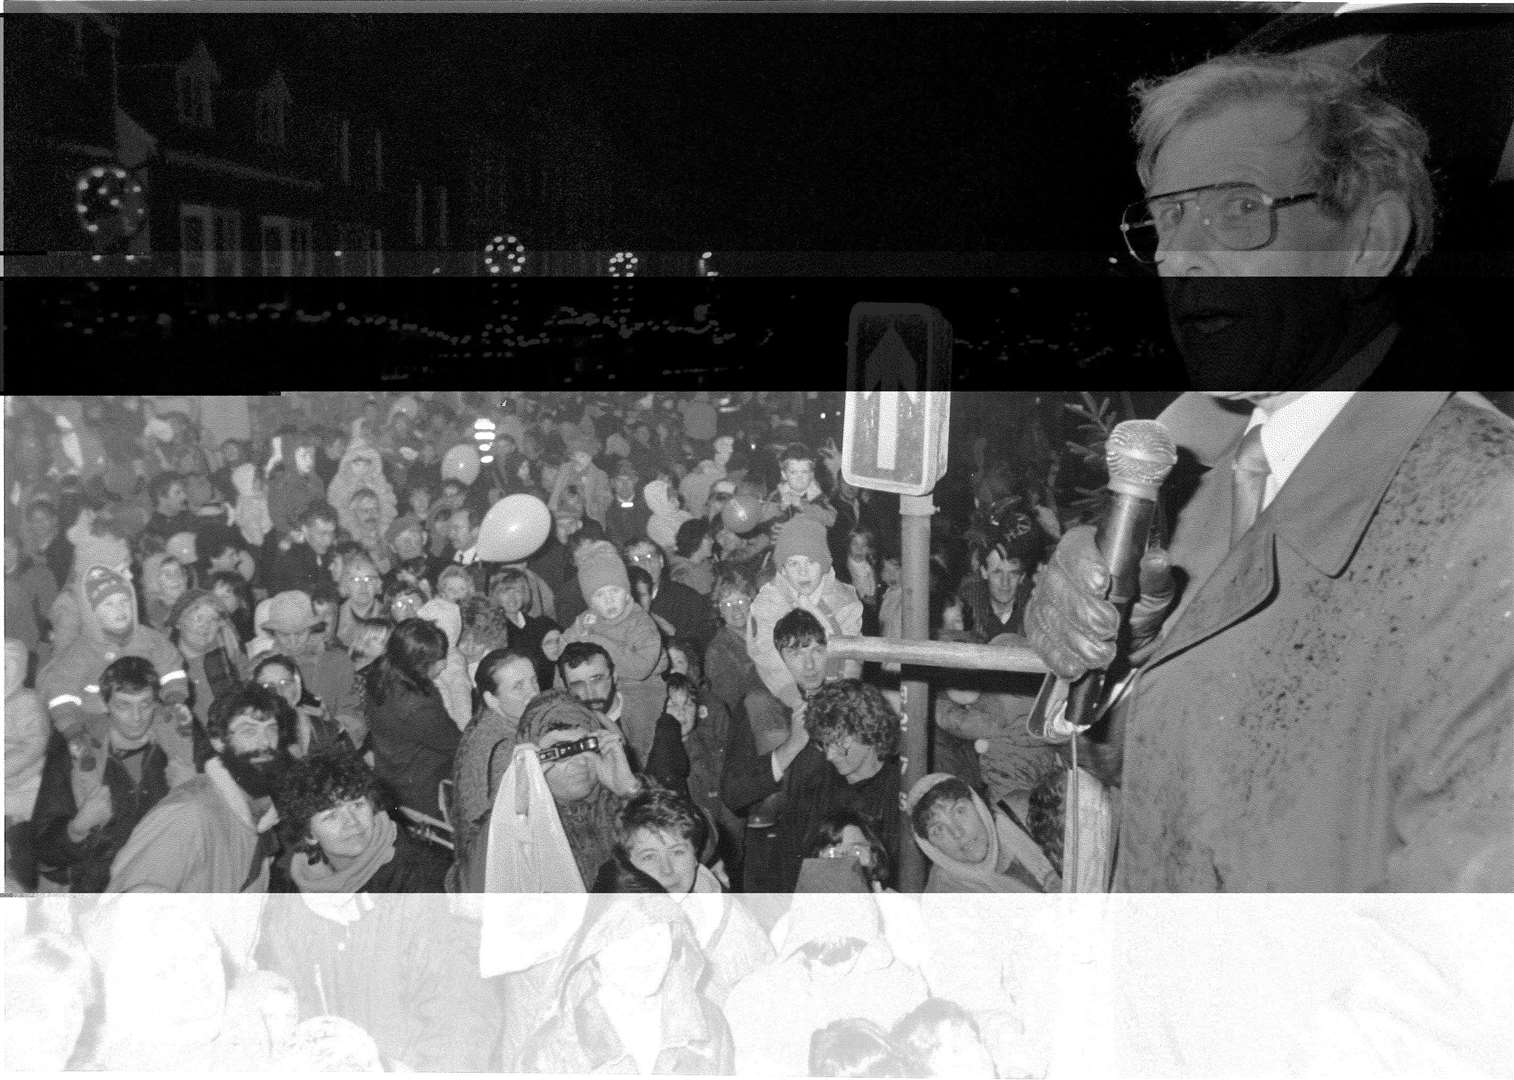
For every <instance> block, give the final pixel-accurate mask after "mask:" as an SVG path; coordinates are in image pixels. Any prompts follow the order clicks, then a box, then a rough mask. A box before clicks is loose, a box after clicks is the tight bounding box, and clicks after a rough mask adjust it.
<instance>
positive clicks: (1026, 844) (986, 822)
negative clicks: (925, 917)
mask: <svg viewBox="0 0 1514 1080" xmlns="http://www.w3.org/2000/svg"><path fill="white" fill-rule="evenodd" d="M906 807H907V809H908V810H909V816H910V823H911V825H912V826H913V827H914V834H915V843H917V844H919V845H920V850H921V851H923V852H924V853H925V855H926V857H927V858H928V859H930V861H931V862H932V863H933V864H934V865H933V866H932V867H931V872H930V879H929V881H928V882H927V883H926V886H925V891H926V892H1029V893H1034V892H1059V891H1060V890H1061V888H1062V880H1061V878H1060V877H1058V875H1057V872H1056V871H1055V870H1054V869H1052V865H1051V863H1050V861H1049V860H1048V859H1047V858H1046V855H1045V854H1044V853H1043V852H1042V851H1041V849H1040V847H1039V846H1037V844H1036V842H1035V841H1034V840H1032V839H1031V838H1030V834H1029V833H1028V832H1026V831H1025V830H1024V829H1023V828H1021V827H1020V825H1019V824H1018V823H1016V821H1015V820H1014V819H1013V818H1012V817H1011V816H1010V814H1009V812H1008V811H1007V810H1003V811H999V810H990V809H989V807H988V804H986V803H985V802H984V801H983V800H982V799H981V798H979V796H978V793H977V792H976V791H974V790H973V789H972V788H971V787H969V786H968V785H967V783H966V782H965V781H963V780H961V779H959V778H957V777H955V776H951V775H949V774H947V773H931V774H929V775H928V776H924V777H921V778H920V780H919V781H917V782H916V784H915V786H914V787H912V788H911V789H910V792H909V797H908V799H907V800H906Z"/></svg>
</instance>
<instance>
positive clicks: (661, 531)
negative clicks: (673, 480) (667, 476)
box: [641, 480, 694, 552]
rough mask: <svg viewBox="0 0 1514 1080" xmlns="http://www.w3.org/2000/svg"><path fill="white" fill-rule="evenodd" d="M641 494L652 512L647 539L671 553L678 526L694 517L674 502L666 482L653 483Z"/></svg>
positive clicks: (642, 490) (675, 541)
mask: <svg viewBox="0 0 1514 1080" xmlns="http://www.w3.org/2000/svg"><path fill="white" fill-rule="evenodd" d="M641 494H642V498H644V499H645V500H646V503H647V508H648V509H649V510H651V511H652V516H651V518H650V519H649V520H648V521H647V538H648V539H650V540H651V541H652V543H654V544H656V545H657V546H658V547H660V548H662V550H663V551H664V552H671V551H672V550H673V549H674V547H675V546H676V543H677V540H678V526H680V525H682V524H683V523H684V522H685V521H692V520H693V518H694V515H693V514H691V513H689V512H688V511H687V510H683V509H680V508H679V507H678V506H677V505H676V504H675V503H674V502H673V499H672V497H671V496H670V495H669V493H668V482H667V481H666V480H653V481H651V482H650V483H648V484H647V485H646V486H645V487H643V488H642V489H641Z"/></svg>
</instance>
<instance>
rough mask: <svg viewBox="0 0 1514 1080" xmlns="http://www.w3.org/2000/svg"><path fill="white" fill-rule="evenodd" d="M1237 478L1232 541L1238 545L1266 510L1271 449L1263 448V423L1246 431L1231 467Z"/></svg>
mask: <svg viewBox="0 0 1514 1080" xmlns="http://www.w3.org/2000/svg"><path fill="white" fill-rule="evenodd" d="M1230 468H1231V470H1232V475H1233V476H1234V478H1235V500H1234V503H1233V504H1232V508H1231V518H1230V543H1231V545H1232V546H1233V545H1235V544H1236V543H1237V542H1238V541H1239V540H1240V538H1241V537H1242V536H1244V535H1245V534H1246V530H1247V529H1249V528H1251V525H1252V523H1253V522H1254V521H1256V517H1257V515H1258V514H1260V513H1261V512H1262V496H1263V495H1264V494H1265V493H1266V490H1267V477H1268V475H1269V474H1270V473H1271V471H1272V470H1271V469H1269V468H1268V467H1267V452H1266V451H1265V450H1263V449H1262V426H1261V425H1260V424H1258V425H1257V426H1256V427H1254V428H1252V429H1251V430H1250V431H1248V432H1246V435H1245V438H1243V439H1241V446H1240V449H1239V450H1237V451H1236V455H1235V462H1234V464H1232V465H1231V466H1230Z"/></svg>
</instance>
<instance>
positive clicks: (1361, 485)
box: [1148, 391, 1449, 666]
mask: <svg viewBox="0 0 1514 1080" xmlns="http://www.w3.org/2000/svg"><path fill="white" fill-rule="evenodd" d="M1448 397H1449V394H1448V393H1447V392H1444V391H1425V392H1419V391H1416V392H1389V391H1362V392H1359V393H1358V394H1357V395H1356V396H1355V397H1354V398H1352V399H1351V401H1350V402H1349V403H1348V404H1347V405H1346V407H1345V409H1343V410H1342V411H1341V414H1340V415H1339V416H1337V417H1336V418H1335V420H1334V421H1333V422H1332V423H1331V425H1330V426H1329V427H1328V428H1327V429H1326V430H1325V432H1324V434H1323V435H1321V436H1320V438H1319V441H1317V442H1316V443H1315V444H1314V446H1313V447H1312V448H1311V449H1310V450H1309V453H1308V454H1307V455H1306V456H1305V457H1304V459H1303V461H1302V462H1300V463H1299V466H1298V468H1297V469H1296V470H1295V471H1294V473H1293V475H1292V476H1291V477H1289V479H1288V482H1287V483H1286V484H1284V485H1283V488H1282V490H1281V491H1279V492H1278V496H1277V498H1276V499H1274V500H1273V501H1272V503H1271V504H1270V505H1269V506H1268V507H1267V509H1266V510H1264V511H1263V512H1262V514H1261V516H1260V517H1258V518H1257V521H1256V526H1255V527H1254V528H1253V529H1252V530H1251V532H1250V533H1249V534H1248V535H1247V537H1246V540H1245V542H1244V543H1242V544H1240V545H1238V546H1237V547H1235V548H1233V549H1230V550H1228V551H1225V552H1224V553H1223V554H1220V555H1219V556H1218V562H1217V565H1215V566H1214V569H1213V570H1212V571H1211V572H1209V573H1207V574H1205V575H1204V576H1203V579H1202V580H1196V581H1194V582H1193V584H1192V586H1191V587H1192V588H1193V589H1194V590H1195V591H1194V594H1193V596H1192V599H1191V600H1190V601H1188V603H1187V604H1186V606H1185V607H1184V608H1183V609H1182V610H1181V611H1180V612H1179V614H1178V615H1177V616H1176V618H1175V620H1174V622H1173V623H1172V626H1171V632H1170V633H1169V634H1168V635H1167V637H1166V639H1165V640H1164V641H1163V643H1162V645H1161V646H1160V648H1159V649H1158V651H1157V653H1156V655H1155V656H1153V657H1152V661H1151V662H1152V663H1154V662H1156V661H1159V660H1162V659H1165V658H1166V657H1169V656H1172V655H1173V654H1175V653H1177V652H1180V651H1182V650H1183V649H1186V648H1188V647H1189V646H1190V645H1193V644H1195V643H1197V642H1198V641H1200V640H1202V639H1204V638H1206V637H1209V636H1212V635H1213V634H1216V633H1219V632H1220V631H1221V630H1224V629H1225V628H1226V627H1228V626H1230V625H1232V624H1234V623H1235V622H1237V621H1239V620H1241V619H1243V618H1245V617H1246V616H1247V615H1249V614H1250V613H1251V612H1253V611H1255V610H1256V609H1257V608H1258V607H1260V606H1261V605H1262V604H1264V603H1265V602H1266V601H1267V598H1268V597H1269V596H1271V595H1272V593H1273V591H1274V589H1275V587H1276V580H1277V547H1276V545H1277V544H1278V543H1284V544H1287V545H1288V547H1289V548H1291V549H1292V550H1293V551H1294V552H1296V553H1297V554H1298V556H1299V557H1300V558H1302V559H1303V560H1305V561H1306V562H1308V563H1309V564H1310V565H1311V566H1313V567H1314V568H1315V570H1316V571H1318V572H1319V573H1320V574H1322V575H1325V576H1327V577H1335V576H1338V575H1339V574H1340V573H1341V572H1342V571H1343V570H1344V569H1345V567H1346V564H1347V562H1348V561H1349V560H1350V558H1351V555H1352V553H1353V552H1354V551H1355V550H1356V548H1357V545H1358V544H1359V543H1360V542H1361V538H1362V534H1363V533H1364V532H1366V529H1367V525H1368V523H1369V522H1370V521H1371V519H1372V515H1373V513H1374V511H1375V510H1376V509H1377V506H1378V503H1380V502H1381V501H1382V497H1383V494H1384V493H1385V492H1386V491H1387V488H1388V484H1389V483H1390V482H1391V481H1392V478H1393V476H1394V474H1395V473H1396V472H1397V471H1398V468H1399V466H1400V465H1402V464H1403V460H1404V458H1405V456H1406V455H1407V454H1408V452H1409V449H1410V447H1411V446H1413V444H1414V442H1415V440H1416V439H1418V438H1419V436H1420V433H1421V432H1422V431H1423V430H1424V429H1425V426H1426V425H1427V424H1428V423H1429V422H1430V420H1431V418H1432V417H1433V416H1434V415H1435V413H1436V412H1437V411H1438V410H1439V409H1440V407H1441V406H1442V405H1443V404H1444V403H1445V401H1446V399H1447V398H1448ZM1246 421H1247V414H1246V413H1245V412H1234V411H1231V410H1228V409H1225V408H1224V407H1223V406H1221V405H1219V404H1218V403H1217V402H1215V401H1213V400H1212V399H1208V398H1205V397H1204V396H1203V395H1194V394H1189V395H1185V396H1184V397H1183V398H1181V399H1179V401H1178V402H1175V403H1174V405H1173V406H1172V407H1171V408H1169V409H1168V410H1167V412H1165V413H1164V414H1163V422H1164V423H1166V424H1167V426H1168V429H1169V430H1170V431H1171V433H1172V435H1173V438H1174V440H1175V441H1176V442H1177V443H1178V445H1179V446H1182V447H1185V448H1187V449H1188V450H1189V451H1191V452H1192V453H1193V455H1194V457H1195V458H1196V459H1197V460H1198V463H1199V464H1200V465H1201V466H1203V467H1206V468H1207V469H1209V470H1210V472H1211V475H1210V476H1208V477H1206V481H1207V483H1208V484H1209V485H1212V488H1213V490H1211V491H1210V493H1209V495H1208V497H1207V498H1206V499H1205V500H1204V502H1203V506H1202V508H1200V507H1195V508H1194V509H1195V512H1198V513H1204V514H1206V516H1208V515H1217V516H1216V517H1215V520H1219V521H1228V520H1229V509H1230V498H1231V492H1230V485H1229V483H1228V476H1227V475H1226V474H1227V473H1228V471H1229V470H1228V466H1229V464H1230V462H1231V461H1232V460H1233V459H1234V457H1235V453H1236V450H1237V448H1238V446H1239V443H1240V438H1241V435H1242V434H1243V433H1244V431H1245V427H1246ZM1216 474H1217V475H1216ZM1216 542H1217V543H1224V542H1225V541H1224V539H1223V538H1220V539H1218V540H1217V541H1216ZM1211 557H1213V556H1212V555H1211ZM1199 569H1200V570H1202V567H1200V568H1199ZM1148 666H1149V664H1148Z"/></svg>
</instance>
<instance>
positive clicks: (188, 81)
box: [174, 41, 221, 128]
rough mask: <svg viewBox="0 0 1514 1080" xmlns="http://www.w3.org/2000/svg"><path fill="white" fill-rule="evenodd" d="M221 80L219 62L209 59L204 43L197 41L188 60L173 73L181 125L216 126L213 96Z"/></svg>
mask: <svg viewBox="0 0 1514 1080" xmlns="http://www.w3.org/2000/svg"><path fill="white" fill-rule="evenodd" d="M220 81H221V73H220V71H219V70H217V68H216V62H215V61H214V60H212V59H211V58H210V50H209V49H207V48H206V47H205V42H203V41H197V42H195V47H194V49H193V51H191V52H190V54H189V58H188V59H187V60H185V61H184V62H183V63H182V64H180V65H179V67H178V70H177V71H176V72H175V73H174V90H175V92H176V94H175V100H176V104H177V106H178V113H179V123H181V124H184V125H185V126H187V127H206V128H208V127H213V126H214V125H215V112H214V110H213V108H212V96H213V94H214V92H215V87H216V85H217V84H218V83H220Z"/></svg>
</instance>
